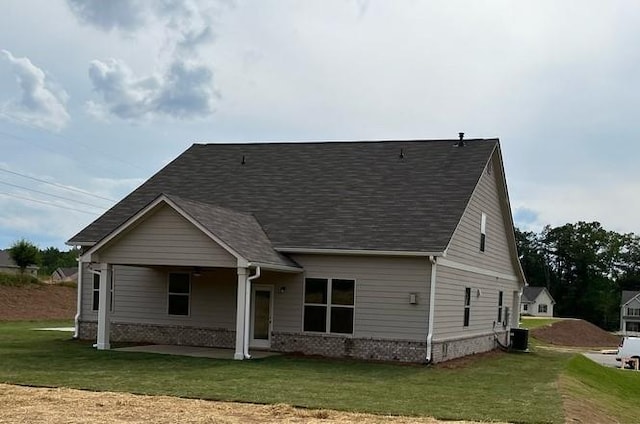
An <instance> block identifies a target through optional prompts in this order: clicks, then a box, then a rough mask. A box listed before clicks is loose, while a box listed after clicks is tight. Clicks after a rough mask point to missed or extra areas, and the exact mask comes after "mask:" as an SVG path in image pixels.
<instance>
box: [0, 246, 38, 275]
mask: <svg viewBox="0 0 640 424" xmlns="http://www.w3.org/2000/svg"><path fill="white" fill-rule="evenodd" d="M38 269H39V268H38V267H37V266H35V265H29V266H28V267H27V268H26V269H25V270H24V273H25V274H26V275H31V276H33V277H37V276H38ZM0 272H4V273H5V274H20V267H19V266H18V265H16V263H15V262H14V261H13V259H11V255H10V254H9V250H8V249H7V250H0Z"/></svg>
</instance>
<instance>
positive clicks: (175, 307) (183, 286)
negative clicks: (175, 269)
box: [168, 273, 191, 315]
mask: <svg viewBox="0 0 640 424" xmlns="http://www.w3.org/2000/svg"><path fill="white" fill-rule="evenodd" d="M190 297H191V280H190V277H189V274H186V273H170V274H169V300H168V304H169V308H168V310H169V315H189V298H190Z"/></svg>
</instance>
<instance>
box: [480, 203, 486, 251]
mask: <svg viewBox="0 0 640 424" xmlns="http://www.w3.org/2000/svg"><path fill="white" fill-rule="evenodd" d="M486 250H487V214H486V213H484V212H482V215H480V252H485V251H486Z"/></svg>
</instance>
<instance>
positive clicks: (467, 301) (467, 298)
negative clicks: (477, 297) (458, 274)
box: [464, 287, 471, 327]
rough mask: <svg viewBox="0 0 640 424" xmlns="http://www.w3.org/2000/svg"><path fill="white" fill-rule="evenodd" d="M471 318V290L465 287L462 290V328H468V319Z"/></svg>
mask: <svg viewBox="0 0 640 424" xmlns="http://www.w3.org/2000/svg"><path fill="white" fill-rule="evenodd" d="M470 318H471V288H470V287H466V288H465V289H464V326H465V327H468V326H469V319H470Z"/></svg>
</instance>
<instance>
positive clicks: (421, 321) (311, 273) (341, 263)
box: [281, 255, 431, 340]
mask: <svg viewBox="0 0 640 424" xmlns="http://www.w3.org/2000/svg"><path fill="white" fill-rule="evenodd" d="M293 259H294V260H295V261H296V262H298V263H299V264H300V265H301V266H303V267H304V269H305V275H304V277H307V278H313V277H317V278H344V279H353V280H355V282H356V283H355V317H354V334H353V335H354V337H372V338H383V339H396V340H424V339H425V338H426V335H427V321H428V308H429V280H430V277H431V274H430V273H431V267H430V263H429V261H428V259H427V258H393V257H371V256H369V257H366V256H328V255H327V256H325V255H294V256H293ZM304 277H302V276H300V277H299V281H300V284H299V286H296V287H295V288H294V290H292V293H291V296H290V297H289V298H287V299H288V304H286V305H285V304H284V302H283V304H281V307H284V308H285V309H289V308H291V310H292V311H295V316H294V315H293V314H291V315H290V316H289V317H288V319H287V320H286V321H285V322H284V323H283V324H284V325H283V327H282V328H287V329H290V330H289V331H297V332H299V331H302V313H303V311H302V304H303V290H304V288H303V286H304ZM410 293H416V294H417V299H418V303H417V304H415V305H412V304H410V303H409V294H410Z"/></svg>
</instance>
